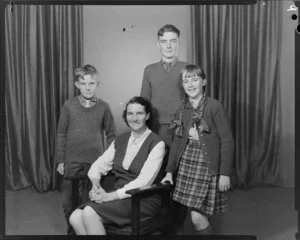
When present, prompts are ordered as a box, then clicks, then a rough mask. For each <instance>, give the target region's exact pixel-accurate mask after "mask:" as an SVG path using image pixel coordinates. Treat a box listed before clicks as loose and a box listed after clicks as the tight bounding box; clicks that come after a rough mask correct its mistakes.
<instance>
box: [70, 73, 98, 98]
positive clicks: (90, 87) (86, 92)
mask: <svg viewBox="0 0 300 240" xmlns="http://www.w3.org/2000/svg"><path fill="white" fill-rule="evenodd" d="M98 85H99V81H97V79H96V78H95V77H94V76H92V75H90V74H87V75H84V77H83V78H79V80H78V81H76V82H75V86H76V87H77V88H78V89H79V91H80V94H81V95H82V96H83V97H84V98H85V99H87V100H90V99H92V98H93V97H94V96H95V92H96V89H97V88H98Z"/></svg>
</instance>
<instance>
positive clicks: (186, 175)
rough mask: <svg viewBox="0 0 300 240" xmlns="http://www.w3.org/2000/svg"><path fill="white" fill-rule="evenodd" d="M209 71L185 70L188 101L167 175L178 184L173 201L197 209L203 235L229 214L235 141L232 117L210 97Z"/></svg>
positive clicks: (178, 124)
mask: <svg viewBox="0 0 300 240" xmlns="http://www.w3.org/2000/svg"><path fill="white" fill-rule="evenodd" d="M206 84H207V80H206V77H205V74H204V72H203V70H202V69H201V68H200V67H198V66H196V65H187V66H186V67H185V68H184V69H183V71H182V86H183V89H184V91H185V98H184V100H183V102H182V105H181V107H180V108H179V110H178V112H177V117H176V119H175V120H174V121H173V124H171V127H174V128H175V129H176V130H175V134H174V139H173V142H172V145H171V150H170V154H169V159H168V164H167V167H166V172H167V174H166V176H165V178H164V179H163V180H162V182H166V181H169V182H170V183H173V180H174V179H173V178H174V176H173V175H174V174H175V173H176V175H177V176H176V185H175V189H174V193H173V200H174V201H175V202H178V203H180V204H182V205H184V206H186V207H189V208H190V209H191V220H192V222H193V224H194V226H195V229H196V230H197V231H198V233H199V234H208V233H210V231H211V226H210V223H209V219H208V218H209V216H211V215H213V214H216V213H225V212H226V211H227V199H226V196H225V193H224V192H225V191H227V190H229V188H230V174H231V170H232V160H233V151H234V143H233V137H232V133H231V130H230V123H229V120H228V117H227V114H226V112H225V110H224V108H223V106H222V105H221V103H220V102H219V101H217V100H216V99H214V98H211V97H208V96H207V95H206Z"/></svg>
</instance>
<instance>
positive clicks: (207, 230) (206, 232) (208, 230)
mask: <svg viewBox="0 0 300 240" xmlns="http://www.w3.org/2000/svg"><path fill="white" fill-rule="evenodd" d="M196 232H197V235H210V234H211V233H212V226H211V225H209V226H208V227H207V228H204V229H202V230H198V231H197V230H196Z"/></svg>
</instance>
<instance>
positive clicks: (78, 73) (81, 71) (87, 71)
mask: <svg viewBox="0 0 300 240" xmlns="http://www.w3.org/2000/svg"><path fill="white" fill-rule="evenodd" d="M74 75H75V78H74V81H75V82H77V81H79V79H83V78H84V76H85V75H91V76H92V77H93V78H95V79H96V80H97V81H100V79H99V73H98V71H97V69H96V68H95V67H94V66H93V65H90V64H87V65H84V66H83V67H79V68H76V69H75V70H74Z"/></svg>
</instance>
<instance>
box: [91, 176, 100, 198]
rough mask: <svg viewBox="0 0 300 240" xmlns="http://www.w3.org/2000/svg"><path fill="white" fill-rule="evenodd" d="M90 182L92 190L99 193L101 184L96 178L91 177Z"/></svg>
mask: <svg viewBox="0 0 300 240" xmlns="http://www.w3.org/2000/svg"><path fill="white" fill-rule="evenodd" d="M91 182H92V190H93V191H94V192H95V193H96V194H99V193H100V189H101V185H100V181H99V179H97V178H92V179H91Z"/></svg>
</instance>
